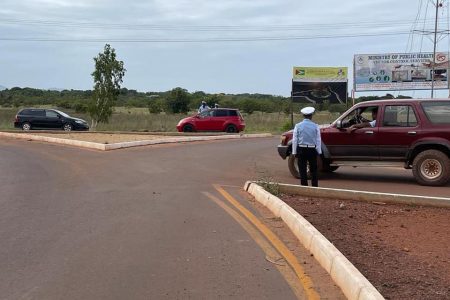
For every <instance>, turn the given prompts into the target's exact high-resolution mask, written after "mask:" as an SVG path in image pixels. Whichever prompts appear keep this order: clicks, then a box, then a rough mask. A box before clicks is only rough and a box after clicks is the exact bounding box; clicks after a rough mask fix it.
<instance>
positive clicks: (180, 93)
mask: <svg viewBox="0 0 450 300" xmlns="http://www.w3.org/2000/svg"><path fill="white" fill-rule="evenodd" d="M190 101H191V99H190V94H189V93H188V91H187V90H185V89H182V88H180V87H177V88H174V89H173V90H171V91H170V93H169V96H168V97H167V101H166V104H167V111H168V112H170V113H173V114H178V113H187V112H188V111H189V103H190Z"/></svg>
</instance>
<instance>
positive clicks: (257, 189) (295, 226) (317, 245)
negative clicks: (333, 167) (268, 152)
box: [244, 181, 384, 300]
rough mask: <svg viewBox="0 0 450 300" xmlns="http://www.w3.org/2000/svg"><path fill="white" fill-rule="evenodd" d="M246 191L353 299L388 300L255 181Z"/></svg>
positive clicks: (310, 226) (330, 244) (316, 232)
mask: <svg viewBox="0 0 450 300" xmlns="http://www.w3.org/2000/svg"><path fill="white" fill-rule="evenodd" d="M244 189H245V190H246V191H247V192H249V193H250V194H251V195H253V196H254V197H255V199H256V200H257V201H258V202H260V203H261V204H263V205H264V206H266V207H267V208H269V209H270V210H271V211H272V213H273V214H274V215H275V216H277V217H280V218H281V219H282V220H283V221H284V222H285V223H286V225H287V226H288V227H289V228H290V229H291V231H292V232H293V233H294V235H295V236H296V237H297V238H298V239H299V241H300V242H301V243H302V244H303V246H304V247H305V248H306V249H307V250H308V251H310V252H311V253H312V254H313V255H314V257H315V258H316V260H317V261H318V262H319V263H320V265H321V266H322V267H323V268H324V269H325V270H326V271H327V272H328V273H329V274H330V275H331V277H332V278H333V280H334V282H335V283H336V284H337V285H338V286H339V287H340V288H341V290H342V292H343V293H344V295H345V296H346V297H347V298H348V299H349V300H377V299H384V297H383V296H382V295H381V294H380V292H378V290H377V289H376V288H375V287H374V286H373V285H372V284H371V283H370V282H369V281H368V280H367V279H366V278H365V277H364V276H363V275H362V274H361V273H360V272H359V271H358V269H356V268H355V266H353V264H352V263H351V262H350V261H349V260H348V259H347V258H346V257H345V256H344V255H343V254H342V253H341V252H340V251H339V250H338V249H337V248H336V247H335V246H334V245H333V244H332V243H331V242H330V241H328V240H327V239H326V238H325V237H324V236H323V235H322V234H321V233H320V232H319V231H318V230H317V229H316V228H315V227H314V226H312V225H311V223H309V222H308V221H307V220H306V219H305V218H303V217H302V216H301V215H300V214H299V213H297V212H296V211H295V210H294V209H292V208H291V207H290V206H288V205H287V204H286V203H284V202H283V201H282V200H281V199H279V198H278V197H276V196H274V195H272V194H270V193H269V192H267V191H266V190H264V189H263V188H262V187H261V186H259V185H258V184H257V183H255V182H252V181H247V182H246V183H245V185H244ZM314 189H320V188H314ZM315 196H316V197H320V196H317V195H315Z"/></svg>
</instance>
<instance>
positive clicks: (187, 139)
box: [0, 131, 272, 151]
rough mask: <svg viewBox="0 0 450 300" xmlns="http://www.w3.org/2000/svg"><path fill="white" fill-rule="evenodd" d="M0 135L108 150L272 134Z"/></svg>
mask: <svg viewBox="0 0 450 300" xmlns="http://www.w3.org/2000/svg"><path fill="white" fill-rule="evenodd" d="M1 136H4V137H11V138H18V139H26V140H32V141H42V142H48V143H55V144H63V145H71V146H77V147H82V148H89V149H96V150H101V151H109V150H116V149H123V148H130V147H139V146H147V145H156V144H168V143H182V142H195V141H211V140H228V139H240V138H259V137H271V136H272V134H270V133H257V134H233V135H214V136H188V137H170V138H162V139H154V140H142V141H132V142H122V143H113V144H101V143H94V142H86V141H79V140H70V139H62V138H54V137H48V136H40V135H34V134H26V133H10V132H1V131H0V137H1Z"/></svg>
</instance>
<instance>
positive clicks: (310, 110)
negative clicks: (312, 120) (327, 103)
mask: <svg viewBox="0 0 450 300" xmlns="http://www.w3.org/2000/svg"><path fill="white" fill-rule="evenodd" d="M314 111H315V109H314V107H312V106H307V107H304V108H302V109H301V110H300V112H301V113H302V115H304V116H309V115H312V114H313V113H314Z"/></svg>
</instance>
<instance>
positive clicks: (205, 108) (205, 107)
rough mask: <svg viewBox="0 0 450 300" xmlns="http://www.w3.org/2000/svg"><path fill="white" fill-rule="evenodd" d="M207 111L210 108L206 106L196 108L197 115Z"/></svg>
mask: <svg viewBox="0 0 450 300" xmlns="http://www.w3.org/2000/svg"><path fill="white" fill-rule="evenodd" d="M207 109H210V107H209V106H208V105H206V104H205V105H203V104H202V105H200V107H199V108H198V112H199V113H201V112H203V111H205V110H207Z"/></svg>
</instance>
